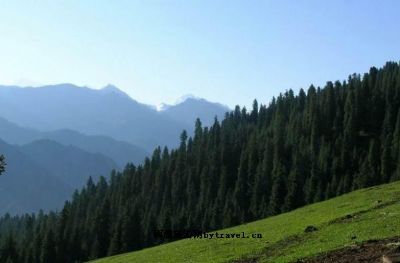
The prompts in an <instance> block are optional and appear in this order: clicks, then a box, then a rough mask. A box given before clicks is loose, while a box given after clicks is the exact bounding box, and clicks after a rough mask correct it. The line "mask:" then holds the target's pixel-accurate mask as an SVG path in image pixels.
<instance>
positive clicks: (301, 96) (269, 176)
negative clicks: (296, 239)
mask: <svg viewBox="0 0 400 263" xmlns="http://www.w3.org/2000/svg"><path fill="white" fill-rule="evenodd" d="M399 106H400V67H399V64H398V63H392V62H390V63H387V64H386V65H385V66H384V67H383V68H381V69H376V68H371V69H370V71H369V73H367V74H364V75H363V76H360V75H356V74H354V75H352V76H350V77H349V78H348V80H347V81H344V82H338V81H337V82H334V83H333V82H328V83H327V84H326V86H325V87H323V88H315V87H314V86H311V87H310V88H309V89H308V90H307V91H306V92H305V91H303V90H300V92H299V93H298V94H297V95H295V94H294V92H293V91H291V90H289V91H287V92H285V93H284V94H280V95H279V96H278V97H277V98H274V99H272V101H271V102H270V103H269V104H268V105H263V104H261V105H259V104H258V103H257V101H254V104H253V108H252V109H251V110H249V111H248V110H246V109H245V108H240V107H236V108H235V110H234V111H232V112H230V113H227V114H226V116H225V119H223V120H215V122H214V124H213V125H212V126H211V127H202V125H201V122H200V120H198V121H197V122H196V126H195V132H194V136H193V137H188V136H187V134H186V132H182V134H181V137H180V140H181V143H180V146H179V147H178V148H177V149H173V150H168V149H166V148H165V149H161V148H156V149H155V150H154V152H153V155H152V157H151V158H148V159H146V160H145V161H144V163H143V164H142V165H139V166H135V165H132V164H128V165H127V166H126V167H125V169H124V170H123V171H122V172H121V173H119V172H115V173H113V174H112V175H111V179H110V180H109V181H106V180H105V179H104V178H101V179H100V180H99V182H97V183H93V181H91V180H89V182H88V183H87V186H86V187H85V188H83V189H82V190H80V191H77V192H76V193H75V194H74V196H73V199H72V201H71V202H67V203H66V204H65V206H64V208H63V209H62V211H60V212H59V213H49V214H39V215H34V216H31V215H26V216H22V217H7V216H6V217H3V218H2V219H1V220H0V235H1V238H2V239H4V240H3V250H2V255H1V256H2V258H1V260H0V261H2V260H6V259H7V258H8V259H11V262H75V261H83V260H88V259H93V258H98V257H103V256H106V255H113V254H117V253H121V252H126V251H132V250H137V249H140V248H143V247H148V246H152V245H156V244H159V243H161V242H165V241H166V240H159V239H155V238H154V236H153V231H154V230H156V229H172V230H176V229H202V230H213V229H219V228H223V227H228V226H233V225H237V224H240V223H243V222H249V221H252V220H255V219H260V218H264V217H267V216H271V215H276V214H279V213H282V212H285V211H289V210H292V209H294V208H297V207H300V206H303V205H305V204H310V203H313V202H317V201H320V200H324V199H327V198H331V197H334V196H337V195H340V194H343V193H346V192H349V191H351V190H354V189H359V188H362V187H366V186H371V185H376V184H380V183H384V182H389V181H394V180H397V179H400V166H399V165H398V163H400V162H399V161H400V160H399V158H400V154H399V153H400V152H399V149H400V111H399Z"/></svg>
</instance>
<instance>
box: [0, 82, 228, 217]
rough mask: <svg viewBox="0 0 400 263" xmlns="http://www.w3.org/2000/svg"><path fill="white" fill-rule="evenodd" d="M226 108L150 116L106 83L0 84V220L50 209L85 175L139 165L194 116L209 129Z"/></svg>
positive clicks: (186, 104) (184, 106)
mask: <svg viewBox="0 0 400 263" xmlns="http://www.w3.org/2000/svg"><path fill="white" fill-rule="evenodd" d="M228 110H229V108H227V107H226V106H223V105H221V104H218V103H211V102H208V101H206V100H204V99H200V98H194V97H188V98H186V99H185V100H183V101H182V102H180V103H177V104H176V105H168V107H167V108H165V109H164V110H161V111H157V110H156V109H155V108H152V107H149V106H148V105H146V104H142V103H139V102H137V101H135V100H134V99H132V98H131V97H129V96H128V95H127V94H126V93H124V92H123V91H121V90H119V89H118V88H116V87H115V86H113V85H108V86H106V87H104V88H103V89H100V90H94V89H90V88H86V87H78V86H75V85H72V84H60V85H52V86H43V87H37V88H22V87H17V86H0V140H1V141H0V153H1V154H4V155H5V156H6V160H7V172H6V173H5V174H4V175H3V176H1V177H0V200H1V201H0V207H1V209H0V214H4V213H6V212H9V213H11V214H17V213H25V212H35V211H38V210H39V209H43V210H51V209H57V208H59V207H60V206H61V205H62V204H63V202H64V201H65V200H67V199H68V198H69V197H70V196H71V194H72V193H73V191H74V189H77V188H80V187H81V186H82V185H83V184H84V183H85V182H86V181H87V179H88V178H89V176H92V178H93V179H94V180H96V179H97V178H98V177H99V176H100V175H103V176H106V177H107V176H108V175H109V174H110V172H111V170H113V169H116V170H119V169H122V168H123V167H124V166H125V165H126V164H127V163H133V164H136V165H138V164H141V163H142V162H143V160H144V159H145V157H146V156H149V153H150V152H151V151H152V150H153V149H154V148H155V147H156V146H158V145H161V146H164V145H166V146H169V147H174V146H175V145H177V143H178V138H179V133H181V132H182V130H184V129H185V130H187V131H188V132H189V133H191V132H192V130H193V126H194V125H193V124H194V122H195V120H196V118H200V119H201V121H202V122H203V124H204V125H210V124H212V123H213V122H214V118H215V117H217V118H219V119H222V118H223V116H224V114H225V112H226V111H228Z"/></svg>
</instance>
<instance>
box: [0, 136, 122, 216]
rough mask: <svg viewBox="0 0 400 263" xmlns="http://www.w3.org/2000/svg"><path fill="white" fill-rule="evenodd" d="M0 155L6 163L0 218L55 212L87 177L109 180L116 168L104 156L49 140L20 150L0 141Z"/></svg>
mask: <svg viewBox="0 0 400 263" xmlns="http://www.w3.org/2000/svg"><path fill="white" fill-rule="evenodd" d="M0 152H1V154H3V155H4V156H5V157H6V163H7V167H6V172H5V173H4V174H3V175H1V176H0V215H2V214H4V213H6V212H9V213H12V214H15V213H29V212H34V211H38V210H39V209H43V210H50V209H58V208H60V207H61V205H62V204H63V203H64V201H65V200H67V199H69V198H70V197H71V196H72V193H73V191H74V190H75V189H79V188H81V187H82V186H83V185H84V184H85V183H86V182H87V180H88V178H89V176H91V177H92V178H93V179H94V180H96V179H97V178H98V177H99V176H100V175H103V176H105V177H108V175H109V174H110V172H111V171H112V170H113V169H117V168H118V166H117V164H116V163H115V162H114V161H113V160H112V159H110V158H109V157H107V156H104V155H102V154H99V153H96V154H93V153H89V152H86V151H84V150H82V149H79V148H77V147H74V146H64V145H62V144H59V143H56V142H54V141H51V140H38V141H34V142H32V143H30V144H27V145H23V146H17V145H10V144H8V143H6V142H4V141H3V140H0Z"/></svg>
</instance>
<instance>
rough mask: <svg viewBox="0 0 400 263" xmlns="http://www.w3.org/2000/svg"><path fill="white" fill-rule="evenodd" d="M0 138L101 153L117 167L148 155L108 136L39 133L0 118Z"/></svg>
mask: <svg viewBox="0 0 400 263" xmlns="http://www.w3.org/2000/svg"><path fill="white" fill-rule="evenodd" d="M0 138H1V139H3V140H4V141H6V142H7V143H11V144H18V145H23V144H28V143H31V142H33V141H35V140H40V139H50V140H53V141H55V142H58V143H61V144H63V145H66V146H68V145H73V146H75V147H78V148H80V149H82V150H85V151H88V152H90V153H101V154H103V155H106V156H108V157H110V158H111V159H113V160H114V161H115V162H116V163H117V165H118V166H119V167H121V168H122V167H124V166H125V165H126V164H127V163H128V162H131V163H134V164H139V163H141V162H143V160H144V158H145V157H146V156H147V155H148V153H147V152H146V151H145V150H144V149H142V148H140V147H138V146H135V145H132V144H130V143H127V142H123V141H117V140H114V139H112V138H111V137H108V136H100V135H92V136H89V135H84V134H82V133H79V132H76V131H72V130H66V129H64V130H56V131H51V132H39V131H37V130H35V129H30V128H25V127H22V126H19V125H17V124H15V123H12V122H10V121H8V120H6V119H4V118H1V117H0Z"/></svg>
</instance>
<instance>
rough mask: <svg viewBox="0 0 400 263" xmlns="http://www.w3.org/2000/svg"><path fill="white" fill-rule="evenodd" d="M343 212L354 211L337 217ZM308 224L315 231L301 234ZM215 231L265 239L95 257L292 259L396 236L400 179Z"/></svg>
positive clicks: (108, 262) (109, 262) (107, 261)
mask: <svg viewBox="0 0 400 263" xmlns="http://www.w3.org/2000/svg"><path fill="white" fill-rule="evenodd" d="M347 215H354V216H352V217H350V218H348V219H343V220H340V219H341V218H342V217H345V216H347ZM309 225H313V226H316V227H317V228H318V230H317V231H314V232H311V233H305V232H304V229H305V228H306V227H307V226H309ZM219 232H221V233H241V232H245V233H247V234H252V233H261V234H262V235H263V238H262V239H252V238H249V239H247V238H245V239H208V240H204V239H202V240H193V239H185V240H180V241H176V242H172V243H168V244H165V245H161V246H156V247H152V248H147V249H143V250H140V251H136V252H132V253H126V254H122V255H117V256H113V257H109V258H104V259H100V260H97V261H95V262H98V263H102V262H104V263H118V262H121V263H122V262H124V263H125V262H157V263H159V262H173V263H177V262H227V261H232V260H235V259H239V258H252V257H256V258H257V259H258V260H260V261H261V262H291V261H295V260H297V259H299V258H304V257H309V256H313V255H316V254H318V253H321V252H326V251H329V250H333V249H336V248H340V247H343V246H346V245H350V244H352V243H355V242H362V241H366V240H370V239H381V238H386V237H392V236H397V235H400V182H396V183H392V184H386V185H381V186H376V187H372V188H368V189H362V190H359V191H355V192H352V193H349V194H346V195H343V196H340V197H337V198H334V199H331V200H328V201H324V202H320V203H316V204H313V205H309V206H306V207H303V208H300V209H297V210H294V211H292V212H289V213H285V214H281V215H278V216H274V217H270V218H266V219H262V220H259V221H255V222H252V223H248V224H244V225H240V226H236V227H232V228H229V229H223V230H220V231H219Z"/></svg>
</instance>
